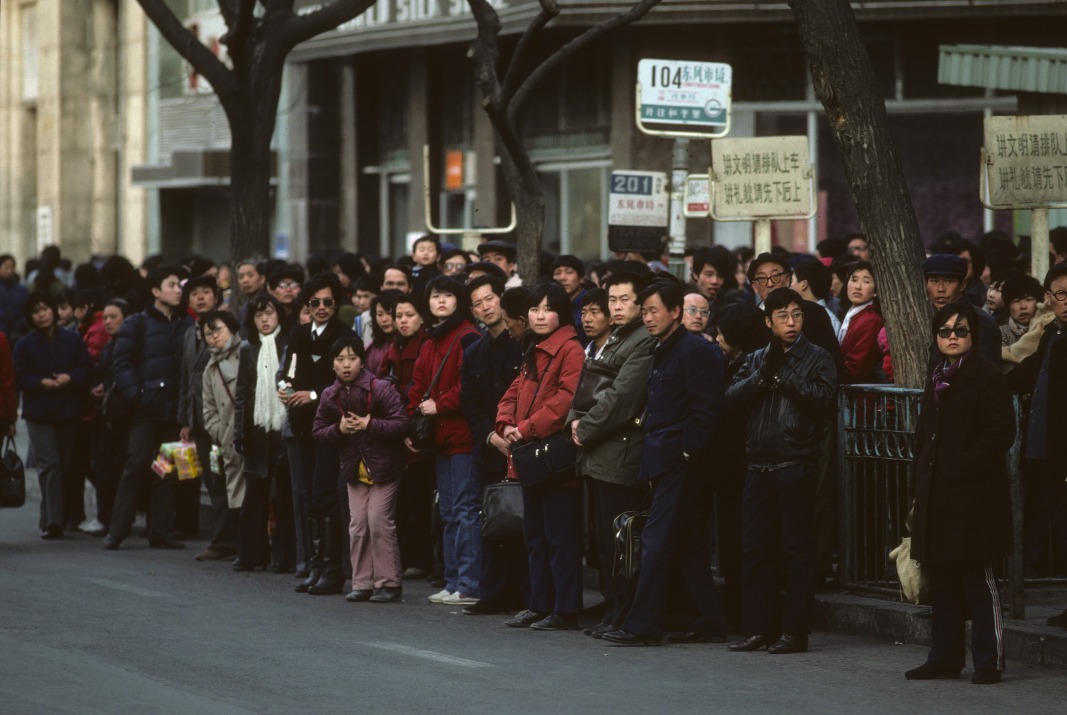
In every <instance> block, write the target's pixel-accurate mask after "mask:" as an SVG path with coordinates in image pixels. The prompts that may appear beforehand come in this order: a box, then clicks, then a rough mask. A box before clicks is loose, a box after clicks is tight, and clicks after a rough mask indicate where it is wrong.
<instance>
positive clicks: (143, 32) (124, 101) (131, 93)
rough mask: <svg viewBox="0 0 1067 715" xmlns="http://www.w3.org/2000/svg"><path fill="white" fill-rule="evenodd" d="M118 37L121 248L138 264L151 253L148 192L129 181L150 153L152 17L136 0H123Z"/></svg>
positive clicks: (119, 220)
mask: <svg viewBox="0 0 1067 715" xmlns="http://www.w3.org/2000/svg"><path fill="white" fill-rule="evenodd" d="M118 22H119V33H118V38H117V39H118V42H117V46H118V47H117V54H118V59H117V60H116V62H117V64H118V76H119V81H118V86H119V91H120V96H119V109H118V115H119V136H118V146H119V158H118V161H117V164H118V167H119V168H118V172H119V174H118V177H117V178H116V184H117V187H118V188H117V193H118V197H117V199H116V201H117V205H118V227H117V237H116V239H117V240H116V243H117V246H116V251H117V252H118V253H120V254H122V255H124V256H126V258H128V259H130V261H131V262H132V263H133V264H134V265H135V266H136V265H139V264H140V263H141V261H143V260H144V258H145V256H146V255H148V191H146V190H145V189H143V188H140V187H137V186H133V185H131V183H130V174H131V167H133V166H134V165H136V164H146V163H148V160H149V154H148V139H149V137H148V91H149V88H150V87H151V86H153V83H151V82H150V78H149V75H148V71H147V68H148V66H149V62H148V19H147V18H146V17H145V14H144V11H143V10H141V7H140V6H139V5H138V4H137V3H136V2H135V0H119V21H118Z"/></svg>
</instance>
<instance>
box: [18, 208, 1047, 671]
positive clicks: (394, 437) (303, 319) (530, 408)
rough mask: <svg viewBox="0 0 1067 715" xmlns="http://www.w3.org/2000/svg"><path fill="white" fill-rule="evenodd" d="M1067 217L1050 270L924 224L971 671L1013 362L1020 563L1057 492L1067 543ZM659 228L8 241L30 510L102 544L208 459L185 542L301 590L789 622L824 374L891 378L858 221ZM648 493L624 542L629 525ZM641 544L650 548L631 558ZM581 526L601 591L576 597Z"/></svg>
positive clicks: (817, 513)
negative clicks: (691, 240) (655, 232)
mask: <svg viewBox="0 0 1067 715" xmlns="http://www.w3.org/2000/svg"><path fill="white" fill-rule="evenodd" d="M1065 233H1067V230H1065V229H1057V230H1055V231H1054V232H1053V241H1052V245H1053V249H1054V252H1055V255H1054V256H1053V259H1054V260H1053V264H1054V265H1053V267H1052V269H1051V270H1050V271H1049V273H1048V274H1047V275H1046V276H1043V277H1040V278H1041V279H1040V280H1039V279H1038V278H1037V277H1033V276H1030V275H1028V274H1027V266H1028V263H1029V260H1028V257H1027V256H1025V255H1020V254H1019V251H1018V248H1017V246H1016V245H1015V243H1013V242H1012V241H1011V240H1010V239H1009V238H1008V237H1007V236H1004V235H1002V234H997V233H995V232H993V233H990V234H987V235H985V236H983V237H982V239H981V240H980V241H966V240H963V239H962V238H960V237H959V236H958V235H955V234H949V235H946V236H942V237H940V238H939V239H938V240H937V241H936V242H935V243H934V244H933V245H932V246H931V248H930V253H929V256H928V258H927V259H926V260H925V262H924V263H923V264H922V266H921V270H922V272H923V275H924V279H925V285H926V290H927V294H928V296H929V299H930V302H931V305H932V308H933V312H934V313H935V315H934V319H933V322H932V323H931V324H930V325H929V326H924V325H923V322H922V320H919V319H917V321H916V325H915V326H914V329H915V330H924V331H928V332H929V335H930V346H931V347H930V355H929V363H928V370H927V373H928V380H927V384H926V389H925V393H924V396H923V400H922V417H921V421H920V425H919V427H918V430H917V434H916V447H915V454H916V455H917V456H916V459H915V464H914V473H913V479H912V482H913V484H912V488H913V496H914V501H913V516H912V530H913V539H914V540H913V553H914V554H915V555H916V558H917V560H919V561H920V562H921V563H922V565H923V569H924V572H925V573H926V574H927V577H928V582H929V587H930V591H929V600H930V602H931V604H932V605H933V648H932V649H931V652H930V656H929V659H928V661H927V663H926V664H924V665H923V666H921V667H919V668H916V669H914V670H912V671H909V672H908V673H907V674H906V675H907V677H908V678H909V679H926V678H937V677H958V676H959V674H960V671H961V669H962V668H963V666H964V641H963V633H964V631H963V627H964V622H965V620H966V619H967V618H968V617H969V618H971V619H972V620H973V623H974V637H973V646H972V649H973V661H974V662H973V665H974V669H975V673H974V676H973V678H972V680H973V682H976V683H993V682H997V681H999V679H1000V673H1001V671H1002V670H1003V668H1004V661H1003V655H1004V653H1003V643H1002V639H1001V631H1000V604H999V600H998V594H997V588H996V584H995V580H994V576H993V571H992V569H993V567H994V565H995V563H996V562H997V560H998V559H1000V558H1001V557H1002V556H1004V555H1006V554H1007V553H1009V551H1010V549H1011V508H1010V498H1009V494H1008V488H1007V487H1008V482H1007V476H1006V462H1005V457H1006V454H1007V452H1008V450H1009V448H1010V447H1011V445H1012V443H1013V440H1014V438H1015V420H1014V414H1013V407H1012V404H1011V393H1012V392H1013V391H1014V392H1015V393H1017V394H1020V395H1023V396H1028V400H1027V401H1026V402H1025V403H1024V404H1025V405H1026V407H1025V409H1026V413H1025V415H1024V418H1023V426H1024V429H1025V439H1024V442H1023V445H1024V446H1023V454H1022V460H1023V464H1022V465H1021V467H1022V471H1023V474H1024V477H1025V487H1026V489H1025V505H1024V506H1025V534H1026V536H1025V552H1026V568H1027V570H1028V572H1032V573H1033V574H1038V572H1039V570H1040V569H1041V568H1043V566H1042V564H1047V563H1048V562H1049V558H1048V556H1047V554H1046V553H1045V549H1046V547H1047V545H1048V540H1049V539H1048V534H1049V528H1050V524H1051V525H1053V526H1054V528H1053V534H1054V535H1055V536H1056V541H1057V548H1060V549H1062V548H1064V547H1065V546H1067V538H1065V530H1067V514H1065V511H1067V504H1065V495H1064V488H1065V487H1064V476H1065V474H1064V464H1063V463H1062V462H1059V461H1058V460H1056V459H1054V457H1053V450H1054V444H1055V443H1054V442H1053V439H1054V435H1056V434H1063V433H1064V419H1065V417H1067V414H1065V412H1067V409H1065V408H1067V354H1065V352H1064V351H1067V342H1065V341H1063V340H1062V339H1061V338H1062V333H1063V328H1064V327H1067V235H1064V234H1065ZM662 260H663V259H662V257H660V256H655V255H643V254H640V253H631V254H625V255H619V256H617V257H616V258H615V259H614V260H611V261H608V262H604V263H596V264H587V263H585V262H583V261H581V260H580V259H578V258H577V257H575V256H569V255H562V256H546V257H545V260H544V261H543V263H544V265H543V266H542V270H541V271H540V273H541V275H538V276H521V277H520V276H519V275H518V273H517V271H516V255H515V248H514V246H513V244H511V243H509V242H507V241H502V240H492V241H485V242H483V243H481V244H479V245H478V247H477V251H471V252H468V251H465V250H462V249H460V248H457V247H452V246H447V245H443V244H441V243H440V242H439V240H438V239H437V238H436V237H433V236H423V237H421V238H419V239H418V240H416V241H415V242H414V245H413V246H412V251H411V255H410V256H405V257H402V258H400V259H398V260H396V261H388V260H374V259H369V258H367V257H364V256H360V255H357V254H352V253H337V254H335V255H330V256H313V257H311V258H309V260H308V261H307V262H306V264H305V265H298V264H292V263H287V262H285V261H281V260H258V259H248V260H244V261H241V262H240V263H238V264H237V265H236V266H232V267H231V266H229V265H225V264H216V263H214V262H212V261H210V260H208V259H205V258H203V257H199V256H193V257H189V258H187V259H185V260H182V261H180V262H179V263H174V264H171V263H168V262H166V261H165V260H163V259H162V258H160V257H158V256H156V257H152V258H150V259H148V260H146V261H145V262H144V264H143V265H142V266H140V267H139V268H135V267H134V266H133V265H131V264H130V262H129V261H127V260H126V259H124V258H122V257H121V256H111V257H107V258H100V259H94V260H92V261H89V262H87V263H84V264H82V265H79V266H77V267H76V268H74V269H73V270H72V269H71V265H70V264H69V262H65V261H64V260H63V259H62V257H61V255H60V253H59V250H58V249H56V248H55V247H49V248H47V249H45V251H44V252H43V253H42V255H41V256H40V258H39V259H35V260H34V261H33V262H32V264H28V265H27V266H26V269H27V277H26V280H25V281H24V282H23V281H21V280H20V277H19V276H18V274H17V273H16V262H15V259H14V258H13V257H12V256H10V255H2V256H0V407H2V411H0V429H2V431H3V432H4V433H5V434H12V435H13V434H14V433H15V429H16V420H17V418H18V417H19V412H18V410H17V408H18V397H19V395H21V418H22V419H23V420H24V421H25V424H26V428H27V431H28V434H29V439H30V444H31V447H32V452H33V460H34V462H35V464H36V467H37V470H38V475H39V481H40V485H41V506H40V519H39V527H40V532H41V537H42V538H44V539H57V538H61V537H63V535H64V533H66V532H70V531H74V530H81V531H83V532H87V533H89V534H94V535H97V536H101V537H103V538H102V542H103V546H104V547H105V548H106V549H109V550H117V549H120V548H121V547H122V545H123V544H124V542H125V541H126V540H127V539H128V538H129V537H130V536H131V533H132V532H133V528H134V524H135V519H136V516H137V514H138V512H143V513H145V514H146V522H145V531H144V533H145V536H146V537H147V539H148V543H149V544H150V545H151V546H152V547H153V548H159V549H180V548H183V547H184V546H185V540H188V539H191V538H195V536H196V535H197V534H198V533H199V532H200V529H201V525H200V523H199V519H200V500H201V492H202V491H204V492H206V494H207V495H208V497H209V501H210V504H211V508H210V515H211V519H210V523H209V524H207V525H205V526H206V528H207V529H208V530H209V534H210V540H209V542H208V544H207V546H206V548H205V549H204V550H203V551H202V552H200V553H199V554H197V555H196V559H197V560H198V561H216V560H226V561H232V563H233V569H234V570H237V571H251V570H255V569H269V570H271V571H274V572H276V573H295V574H296V576H297V577H298V578H299V579H300V580H299V582H298V583H297V584H296V586H295V590H296V591H298V592H304V593H308V594H312V595H326V594H340V593H343V592H344V591H345V589H344V585H345V582H346V581H347V580H350V582H351V587H350V588H349V589H348V590H347V596H346V597H347V599H348V600H349V601H353V602H362V601H369V602H374V603H391V602H397V601H400V600H401V599H402V598H403V582H404V580H405V579H418V578H423V579H428V580H430V581H431V582H432V584H433V586H434V588H437V589H439V590H438V591H436V592H434V593H433V595H431V596H430V597H429V600H430V601H431V602H433V603H440V604H449V605H453V606H461V607H463V612H464V613H466V614H470V615H485V614H496V613H508V614H511V615H510V617H509V618H508V619H507V620H506V621H505V624H506V625H507V626H508V627H512V628H530V629H533V630H537V631H557V630H576V629H578V628H579V627H580V624H579V617H580V615H582V614H586V613H598V614H599V615H600V622H599V623H598V624H597V625H595V626H593V627H590V628H586V630H585V634H586V635H588V636H590V637H593V638H597V639H602V640H603V641H605V642H607V643H611V644H614V645H622V646H651V645H659V644H660V643H661V642H662V640H663V638H664V635H665V634H666V637H667V639H668V640H669V641H671V642H675V643H707V642H711V643H715V642H725V641H726V638H727V633H728V632H732V633H737V632H740V633H741V634H743V635H744V638H743V639H742V640H739V641H736V642H733V643H731V644H730V645H729V649H730V650H731V651H737V652H745V651H754V650H760V649H764V648H766V650H767V651H768V652H769V653H772V654H790V653H798V652H804V651H806V650H807V648H808V637H809V634H810V631H811V621H812V606H813V602H814V595H815V592H816V590H817V589H818V588H819V587H820V585H821V584H822V583H824V582H825V580H826V578H827V577H828V576H830V575H831V574H832V573H833V566H834V549H835V539H836V536H837V534H836V529H837V526H836V523H837V518H836V517H837V515H836V513H835V507H834V500H833V494H834V490H835V486H834V482H835V477H834V475H835V472H836V470H837V468H838V465H836V464H835V463H834V461H835V455H836V449H835V448H834V443H835V442H834V441H835V439H836V437H835V435H834V425H835V424H836V409H837V394H838V390H839V387H840V386H841V385H846V384H860V383H863V384H866V383H891V382H892V380H893V356H892V353H891V345H892V336H891V335H889V334H888V333H887V330H886V326H885V323H884V321H883V319H882V315H881V310H880V305H879V282H878V276H877V272H876V270H875V268H874V266H873V265H872V263H871V261H870V255H869V250H868V246H867V242H866V240H865V238H864V237H863V236H862V235H861V234H854V235H851V236H849V237H847V238H846V239H843V240H828V241H824V242H823V243H820V244H819V246H818V251H817V253H816V255H808V254H792V253H790V252H788V251H785V250H784V249H781V248H775V250H774V251H772V252H770V253H764V254H761V255H758V256H753V255H752V251H751V250H749V249H739V250H736V251H730V250H728V249H726V248H723V247H720V246H712V247H703V248H698V249H695V250H693V251H690V252H688V253H687V256H686V261H687V269H686V272H687V273H688V275H689V278H690V280H689V281H688V282H683V281H680V280H679V279H677V278H675V277H674V276H673V275H671V274H670V273H668V272H667V271H666V270H664V268H665V266H664V265H663V263H662ZM173 443H180V444H182V445H195V458H194V459H195V461H196V465H195V467H196V468H195V469H193V470H187V473H182V472H181V471H180V470H179V474H178V475H177V476H176V475H174V474H173V473H168V472H167V471H165V470H157V471H162V472H163V476H159V474H157V472H154V471H153V469H152V467H153V464H154V463H156V462H158V461H159V458H160V451H161V446H163V445H170V444H173ZM190 451H191V450H187V453H188V452H190ZM548 455H551V457H549V456H548ZM180 477H190V478H180ZM86 480H89V481H90V482H91V483H92V485H93V487H94V489H95V494H96V514H95V515H92V516H87V515H86V514H85V513H84V498H83V496H84V490H85V481H86ZM507 481H511V482H517V483H518V484H519V485H521V494H522V502H523V507H522V532H521V535H515V536H513V537H510V538H509V537H501V536H492V537H491V536H483V532H482V522H483V513H482V510H483V503H482V498H483V489H484V488H485V487H486V486H488V485H492V484H495V483H499V482H507ZM634 513H640V514H643V515H644V516H645V517H646V518H645V519H644V523H643V530H642V531H641V538H640V551H639V552H638V553H633V554H626V553H620V547H619V545H618V544H617V536H618V534H619V533H621V531H620V526H619V523H620V521H619V520H620V519H621V518H622V517H621V516H620V515H623V516H626V515H632V514H634ZM628 523H629V522H628ZM626 528H629V527H626ZM713 554H714V556H713ZM631 557H632V558H633V559H634V560H637V559H639V562H640V568H639V569H631V568H629V566H627V568H622V567H621V566H620V563H621V561H623V560H627V559H630V558H631ZM583 559H584V561H585V564H586V565H588V566H591V567H593V568H595V569H597V570H598V573H599V583H598V586H599V590H600V592H601V593H602V594H603V598H604V601H603V603H602V604H600V605H599V606H598V607H596V608H593V609H592V610H590V609H584V607H585V606H586V605H588V604H583V602H582V592H583V587H582V581H583ZM627 564H629V561H628V560H627ZM713 566H714V570H713ZM716 572H717V575H718V576H719V577H720V579H721V581H722V586H719V585H718V583H717V581H716V580H715V578H714V576H715V573H716ZM583 609H584V610H583ZM1049 623H1050V625H1056V626H1064V627H1067V611H1065V613H1064V614H1063V615H1061V616H1057V617H1055V618H1053V619H1050V622H1049Z"/></svg>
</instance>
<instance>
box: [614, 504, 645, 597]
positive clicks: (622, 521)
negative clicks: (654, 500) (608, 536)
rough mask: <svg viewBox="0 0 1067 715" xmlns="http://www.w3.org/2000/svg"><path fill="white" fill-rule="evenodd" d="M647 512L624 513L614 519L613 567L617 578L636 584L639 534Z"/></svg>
mask: <svg viewBox="0 0 1067 715" xmlns="http://www.w3.org/2000/svg"><path fill="white" fill-rule="evenodd" d="M646 521H648V512H647V511H624V512H623V513H621V514H619V515H618V516H617V517H615V523H614V526H615V567H614V572H615V575H617V576H622V577H623V578H624V579H626V580H627V581H630V582H636V581H637V576H638V574H640V573H641V534H642V532H643V531H644V529H645V522H646Z"/></svg>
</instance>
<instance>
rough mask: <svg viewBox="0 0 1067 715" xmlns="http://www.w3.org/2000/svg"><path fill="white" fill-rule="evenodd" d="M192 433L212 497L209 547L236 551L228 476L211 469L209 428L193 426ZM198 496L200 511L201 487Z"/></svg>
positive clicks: (205, 481) (204, 478) (209, 493)
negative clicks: (228, 495) (227, 486)
mask: <svg viewBox="0 0 1067 715" xmlns="http://www.w3.org/2000/svg"><path fill="white" fill-rule="evenodd" d="M192 433H193V442H195V443H196V455H197V458H198V459H199V460H200V468H201V469H202V470H203V475H204V476H203V483H204V487H205V488H206V489H207V494H208V497H209V498H210V499H211V526H210V529H211V541H210V542H209V543H208V548H210V549H217V550H220V551H234V550H236V548H237V533H236V532H237V529H236V526H237V525H236V524H234V523H233V520H232V519H230V504H229V501H228V500H227V498H226V477H224V476H222V475H221V474H215V473H214V472H212V471H211V437H210V436H209V435H208V433H207V430H205V429H204V428H203V427H193V428H192ZM180 489H181V487H179V490H180ZM196 497H197V499H196V502H197V511H198V512H199V510H200V490H199V489H197V490H196ZM179 498H180V497H179ZM198 521H199V519H198Z"/></svg>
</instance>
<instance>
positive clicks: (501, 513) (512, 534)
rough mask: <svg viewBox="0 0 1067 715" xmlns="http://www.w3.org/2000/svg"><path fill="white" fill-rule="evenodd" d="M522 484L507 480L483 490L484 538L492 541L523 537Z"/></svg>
mask: <svg viewBox="0 0 1067 715" xmlns="http://www.w3.org/2000/svg"><path fill="white" fill-rule="evenodd" d="M522 510H523V500H522V484H520V483H519V482H516V481H514V480H505V481H503V482H496V483H494V484H489V485H488V486H486V487H485V489H483V490H482V538H483V539H489V540H492V541H505V540H515V539H521V538H522Z"/></svg>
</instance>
